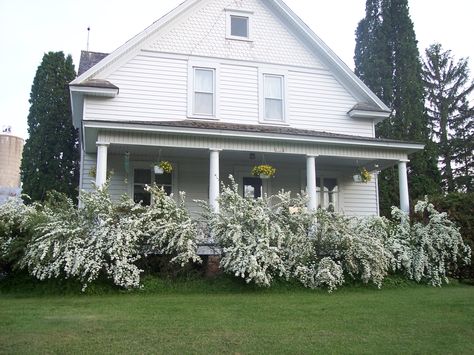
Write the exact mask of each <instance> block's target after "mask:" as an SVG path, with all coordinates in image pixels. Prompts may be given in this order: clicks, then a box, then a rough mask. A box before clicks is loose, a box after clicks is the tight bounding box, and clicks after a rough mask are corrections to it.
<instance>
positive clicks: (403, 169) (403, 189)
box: [398, 160, 410, 213]
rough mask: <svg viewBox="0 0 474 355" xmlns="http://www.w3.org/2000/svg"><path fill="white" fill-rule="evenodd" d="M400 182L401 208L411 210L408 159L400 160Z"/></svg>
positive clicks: (405, 210)
mask: <svg viewBox="0 0 474 355" xmlns="http://www.w3.org/2000/svg"><path fill="white" fill-rule="evenodd" d="M398 184H399V189H400V209H401V210H402V211H404V212H407V213H408V212H410V198H409V195H408V177H407V160H400V161H399V162H398Z"/></svg>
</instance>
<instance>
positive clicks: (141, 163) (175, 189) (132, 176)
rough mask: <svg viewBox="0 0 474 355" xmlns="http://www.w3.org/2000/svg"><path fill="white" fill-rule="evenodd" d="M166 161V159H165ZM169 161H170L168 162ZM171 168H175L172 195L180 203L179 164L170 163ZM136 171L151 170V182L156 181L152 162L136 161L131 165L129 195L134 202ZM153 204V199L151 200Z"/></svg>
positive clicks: (172, 177)
mask: <svg viewBox="0 0 474 355" xmlns="http://www.w3.org/2000/svg"><path fill="white" fill-rule="evenodd" d="M163 160H165V159H163ZM168 161H169V160H168ZM170 163H171V166H172V167H173V171H172V173H171V194H172V196H173V199H174V200H176V201H178V199H179V193H178V191H179V189H178V164H177V163H175V162H170ZM135 169H144V170H146V169H149V170H150V181H151V182H152V183H153V182H154V181H155V179H154V175H155V173H154V172H153V165H152V162H151V161H149V162H148V161H146V162H145V161H138V162H137V161H136V162H133V163H131V164H130V176H129V179H128V195H129V197H130V198H131V199H132V200H133V192H134V187H135ZM151 203H152V204H153V199H152V200H151Z"/></svg>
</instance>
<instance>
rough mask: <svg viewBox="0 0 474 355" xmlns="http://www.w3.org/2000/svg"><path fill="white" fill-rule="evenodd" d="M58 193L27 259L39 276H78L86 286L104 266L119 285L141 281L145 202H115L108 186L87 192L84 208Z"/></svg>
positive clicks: (45, 211) (46, 210) (45, 210)
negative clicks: (140, 262) (140, 248)
mask: <svg viewBox="0 0 474 355" xmlns="http://www.w3.org/2000/svg"><path fill="white" fill-rule="evenodd" d="M56 198H57V199H58V201H56V202H55V203H54V204H48V203H46V204H45V205H44V207H43V209H42V213H43V215H44V218H45V221H44V222H42V223H40V224H38V226H37V227H36V229H35V235H34V237H33V239H32V240H31V242H30V243H29V244H28V246H27V248H26V253H25V256H24V258H23V260H22V265H23V266H25V267H27V268H28V270H29V271H30V273H31V274H32V275H33V276H35V277H37V278H38V279H40V280H44V279H47V278H57V277H64V278H76V279H78V280H80V281H81V282H83V284H84V289H85V287H87V285H88V284H89V283H90V282H92V281H94V280H96V279H97V278H98V277H99V275H100V273H101V272H103V273H105V275H106V276H108V277H109V278H111V279H112V280H113V282H114V284H116V285H118V286H122V287H125V288H132V287H137V286H138V285H139V282H140V270H139V269H138V268H137V267H136V266H135V264H134V263H135V261H137V260H138V258H139V245H140V244H139V239H140V236H141V228H140V218H139V216H140V211H141V210H143V207H142V206H140V205H137V204H134V203H132V202H131V201H130V200H127V199H123V200H122V201H120V202H119V203H113V202H112V201H111V199H110V195H109V194H108V192H107V189H98V190H97V191H95V192H92V193H87V192H84V193H83V194H82V195H81V199H82V203H83V208H80V209H77V208H76V207H75V206H74V204H73V202H72V200H70V199H68V198H66V197H64V196H62V197H60V195H56Z"/></svg>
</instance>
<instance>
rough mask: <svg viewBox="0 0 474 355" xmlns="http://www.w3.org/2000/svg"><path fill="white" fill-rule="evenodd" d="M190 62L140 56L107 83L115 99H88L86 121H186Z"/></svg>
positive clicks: (86, 102) (85, 113) (115, 73)
mask: <svg viewBox="0 0 474 355" xmlns="http://www.w3.org/2000/svg"><path fill="white" fill-rule="evenodd" d="M187 65H188V64H187V61H185V60H180V59H169V58H158V57H155V56H147V55H144V54H140V55H138V56H136V57H135V58H134V59H132V60H131V61H130V62H128V63H127V64H125V65H124V66H122V67H121V68H119V69H118V70H117V71H116V72H114V73H113V74H111V75H110V76H109V77H108V78H107V79H108V80H110V81H111V82H112V83H114V84H115V85H117V86H118V87H119V88H120V91H119V95H118V96H117V97H116V98H113V99H104V98H92V97H87V98H86V101H85V112H84V119H85V120H112V121H133V120H137V121H166V120H181V119H184V118H186V105H187V80H188V78H187Z"/></svg>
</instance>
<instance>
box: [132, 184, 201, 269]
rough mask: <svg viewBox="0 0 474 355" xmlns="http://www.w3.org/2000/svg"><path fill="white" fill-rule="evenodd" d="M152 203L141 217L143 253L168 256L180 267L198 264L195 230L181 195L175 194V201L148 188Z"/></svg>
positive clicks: (199, 259)
mask: <svg viewBox="0 0 474 355" xmlns="http://www.w3.org/2000/svg"><path fill="white" fill-rule="evenodd" d="M147 190H148V192H150V193H151V195H152V198H153V201H154V203H153V204H152V205H151V206H147V207H146V208H145V211H144V213H142V214H141V216H140V219H141V225H142V230H143V237H144V253H145V255H147V254H152V253H155V254H156V253H160V254H167V255H171V256H172V259H171V262H173V263H177V264H179V265H181V266H184V265H185V264H187V263H189V262H197V263H201V262H202V260H201V258H200V257H199V256H198V255H197V241H198V236H199V230H198V227H197V223H196V221H194V220H193V219H192V218H191V216H190V214H189V212H188V210H187V209H186V207H185V203H184V201H185V194H184V192H181V193H180V194H179V201H178V202H176V201H175V200H174V199H173V198H172V197H170V196H168V195H166V193H165V191H164V190H163V189H162V188H160V187H158V186H156V185H153V186H148V187H147Z"/></svg>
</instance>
